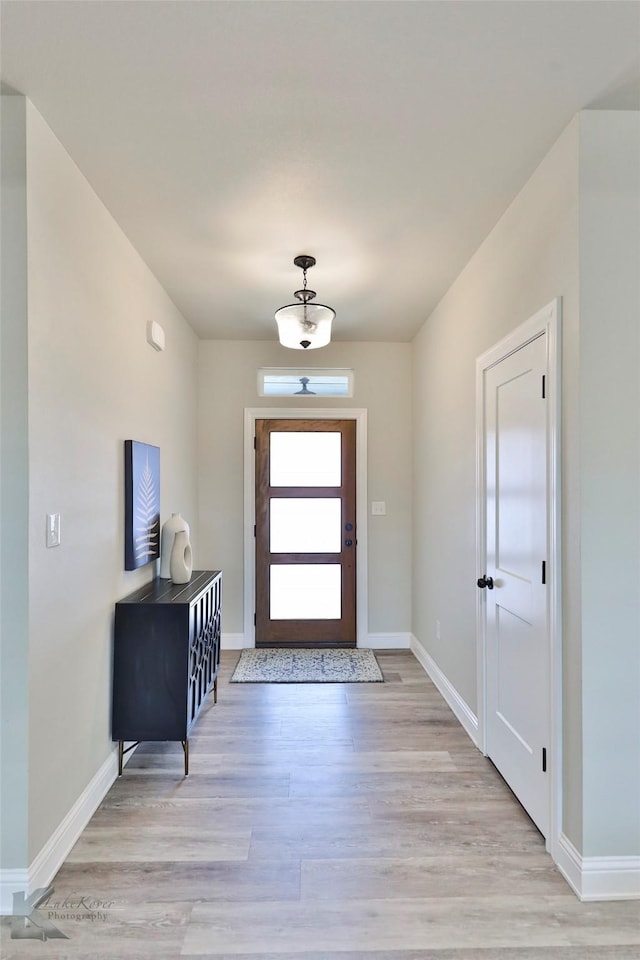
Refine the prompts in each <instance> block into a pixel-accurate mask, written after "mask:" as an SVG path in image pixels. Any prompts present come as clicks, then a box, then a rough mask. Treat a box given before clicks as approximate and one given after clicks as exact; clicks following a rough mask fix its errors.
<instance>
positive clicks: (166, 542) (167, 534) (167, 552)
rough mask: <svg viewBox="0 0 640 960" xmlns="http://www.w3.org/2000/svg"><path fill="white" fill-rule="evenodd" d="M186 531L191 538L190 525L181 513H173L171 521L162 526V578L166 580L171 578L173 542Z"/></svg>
mask: <svg viewBox="0 0 640 960" xmlns="http://www.w3.org/2000/svg"><path fill="white" fill-rule="evenodd" d="M180 531H186V534H187V538H188V537H189V524H188V523H187V521H186V520H185V519H184V517H183V516H182V514H180V513H172V514H171V516H170V517H169V519H168V520H167V521H166V522H165V523H164V524H163V525H162V533H161V535H160V576H161V577H162V578H163V579H164V580H169V579H170V578H171V551H172V550H173V541H174V540H175V536H176V533H179V532H180Z"/></svg>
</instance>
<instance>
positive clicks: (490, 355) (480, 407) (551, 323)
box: [476, 297, 562, 862]
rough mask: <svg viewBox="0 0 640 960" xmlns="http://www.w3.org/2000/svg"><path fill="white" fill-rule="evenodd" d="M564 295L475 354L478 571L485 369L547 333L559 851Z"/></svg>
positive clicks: (552, 841)
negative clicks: (562, 320) (561, 434)
mask: <svg viewBox="0 0 640 960" xmlns="http://www.w3.org/2000/svg"><path fill="white" fill-rule="evenodd" d="M561 306H562V301H561V298H560V297H558V298H556V299H555V300H552V301H551V303H549V304H547V306H546V307H543V308H542V309H541V310H539V311H538V312H537V313H535V314H534V315H533V316H532V317H530V318H529V319H528V320H526V321H525V322H524V323H522V324H521V325H520V326H519V327H517V328H516V329H515V330H513V331H512V332H511V333H510V334H508V335H507V336H506V337H504V338H503V339H502V340H500V341H499V342H498V343H496V344H494V346H492V347H490V349H489V350H487V351H486V352H485V353H483V354H482V355H481V356H480V357H478V359H477V360H476V571H477V573H476V576H477V577H481V576H483V575H484V574H485V572H486V570H485V566H486V554H487V543H486V475H485V391H484V384H485V372H486V371H487V370H488V369H490V368H491V367H493V366H495V365H496V364H497V363H499V362H500V361H501V360H504V359H505V358H506V357H508V356H510V355H511V354H512V353H515V352H516V351H517V350H519V349H520V348H521V347H524V346H526V344H528V343H530V342H531V341H532V340H535V339H536V338H537V337H539V336H540V335H541V334H543V333H544V334H545V335H546V344H547V375H546V382H545V394H546V398H547V484H546V487H547V543H548V558H547V559H548V568H549V574H550V576H549V579H548V584H549V590H548V593H547V598H548V609H547V616H548V624H549V638H548V641H549V712H550V715H549V748H548V757H547V763H548V766H547V769H548V771H549V836H548V837H546V847H547V850H548V852H549V853H550V854H551V856H552V858H553V860H554V861H556V862H557V860H558V856H559V839H560V833H561V830H562V553H561V492H562V487H561V473H560V467H561V459H560V454H561V437H560V427H561ZM486 610H487V607H486V603H485V602H484V597H483V592H482V591H480V590H477V591H476V657H477V695H478V747H479V748H480V750H482V752H483V753H484V755H485V756H486V755H487V737H486V730H487V689H486V675H487V669H486V659H487V622H486Z"/></svg>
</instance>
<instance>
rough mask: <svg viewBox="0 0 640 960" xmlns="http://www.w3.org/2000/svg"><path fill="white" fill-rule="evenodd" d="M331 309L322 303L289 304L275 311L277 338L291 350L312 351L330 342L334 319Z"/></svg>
mask: <svg viewBox="0 0 640 960" xmlns="http://www.w3.org/2000/svg"><path fill="white" fill-rule="evenodd" d="M335 315H336V314H335V311H334V310H332V309H331V307H325V305H324V304H322V303H290V304H289V305H288V306H286V307H280V309H279V310H277V311H276V323H277V324H278V337H279V338H280V343H281V344H282V346H283V347H289V348H290V349H291V350H314V349H316V348H317V347H326V345H327V344H328V343H329V342H330V341H331V324H332V322H333V318H334V317H335Z"/></svg>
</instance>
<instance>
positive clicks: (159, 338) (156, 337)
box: [147, 320, 164, 350]
mask: <svg viewBox="0 0 640 960" xmlns="http://www.w3.org/2000/svg"><path fill="white" fill-rule="evenodd" d="M147 343H150V344H151V346H152V347H153V349H154V350H164V330H163V329H162V327H161V326H160V324H159V323H156V321H155V320H148V321H147Z"/></svg>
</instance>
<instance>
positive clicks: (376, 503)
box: [371, 500, 387, 517]
mask: <svg viewBox="0 0 640 960" xmlns="http://www.w3.org/2000/svg"><path fill="white" fill-rule="evenodd" d="M386 514H387V505H386V503H385V502H384V500H372V501H371V515H372V516H374V517H384V516H386Z"/></svg>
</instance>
